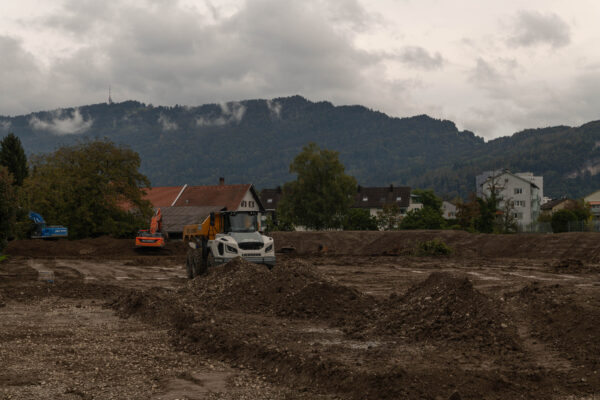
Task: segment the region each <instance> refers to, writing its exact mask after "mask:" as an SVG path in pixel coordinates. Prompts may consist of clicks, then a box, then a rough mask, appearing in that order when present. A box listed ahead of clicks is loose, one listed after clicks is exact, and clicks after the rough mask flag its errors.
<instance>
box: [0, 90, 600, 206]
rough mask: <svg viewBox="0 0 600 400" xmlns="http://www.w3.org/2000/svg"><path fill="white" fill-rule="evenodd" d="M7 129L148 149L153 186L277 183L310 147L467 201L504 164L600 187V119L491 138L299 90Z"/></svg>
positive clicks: (361, 171) (129, 108) (352, 166)
mask: <svg viewBox="0 0 600 400" xmlns="http://www.w3.org/2000/svg"><path fill="white" fill-rule="evenodd" d="M8 132H14V133H15V134H16V135H18V136H19V137H20V138H21V141H22V143H23V146H24V148H25V151H26V152H27V153H28V154H32V153H45V152H50V151H52V150H54V149H55V148H56V147H57V146H60V145H65V144H67V145H68V144H72V143H76V142H77V141H79V140H82V139H83V140H86V139H90V138H103V137H106V138H108V139H109V140H112V141H114V142H115V143H118V144H122V145H126V146H129V147H130V148H132V149H133V150H135V151H137V152H138V153H139V154H140V157H141V158H142V167H141V171H142V172H143V173H144V174H146V175H147V176H148V177H149V178H150V180H151V182H152V184H153V185H154V186H165V185H178V184H183V183H188V184H212V183H215V182H217V181H218V178H219V177H221V176H224V177H226V179H227V181H228V182H231V183H238V182H239V183H241V182H252V183H254V184H255V185H256V186H257V187H259V188H265V187H273V186H277V185H280V184H282V183H284V182H286V181H289V180H291V179H293V178H294V177H293V176H292V175H290V174H289V172H288V168H289V164H290V162H291V161H292V159H293V158H294V156H295V155H296V154H298V152H300V151H301V149H302V146H304V145H306V144H307V143H308V142H315V143H317V145H319V146H320V147H322V148H327V149H331V150H336V151H338V152H339V153H340V159H341V161H342V162H343V163H344V165H345V166H346V172H347V173H349V174H351V175H353V176H355V177H356V178H357V181H358V183H359V184H361V185H363V186H387V185H389V184H394V185H410V186H413V187H422V188H433V189H434V190H436V192H437V193H440V194H443V195H445V197H447V198H452V197H454V196H462V197H466V196H467V195H468V193H469V192H472V191H474V190H475V187H474V186H475V183H474V177H475V175H477V174H478V173H480V172H481V171H484V170H489V169H495V168H509V169H511V170H514V171H515V172H521V171H525V170H526V171H530V172H534V173H535V174H538V175H539V174H541V175H544V180H545V190H544V192H545V193H548V194H549V195H551V196H557V197H558V196H562V195H565V194H566V195H569V196H575V197H578V196H581V195H583V194H585V193H586V192H588V191H591V189H593V188H595V187H598V186H600V175H599V174H592V173H591V172H596V170H597V169H596V168H595V165H596V161H594V160H598V159H600V149H599V148H598V147H597V146H596V143H600V121H591V122H588V123H586V124H583V125H581V126H580V127H569V126H562V125H561V126H555V127H546V128H533V129H525V130H522V131H520V132H517V133H515V134H513V135H511V136H504V137H501V138H496V139H492V140H489V141H487V142H486V141H485V140H484V139H483V138H482V137H479V136H477V135H475V134H474V133H473V132H471V131H468V130H462V131H461V130H459V129H458V128H457V127H456V124H455V123H454V122H452V121H449V120H443V119H435V118H432V117H430V116H428V115H425V114H421V115H416V116H412V117H402V118H401V117H390V116H388V115H386V114H385V113H382V112H379V111H374V110H371V109H369V108H367V107H364V106H361V105H344V106H335V105H333V104H332V103H330V102H328V101H319V102H312V101H309V100H307V99H306V98H304V97H302V96H299V95H294V96H289V97H279V98H274V99H250V100H242V101H235V102H228V103H212V104H203V105H199V106H182V105H175V106H153V105H151V104H144V103H141V102H138V101H135V100H128V101H124V102H121V103H113V104H107V103H98V104H91V105H84V106H79V107H71V108H60V109H55V110H51V111H39V112H34V113H30V114H26V115H19V116H12V117H9V116H0V135H2V136H4V135H5V134H7V133H8ZM590 163H591V164H592V166H591V167H590ZM576 171H581V173H579V174H575V172H576ZM586 171H587V172H586Z"/></svg>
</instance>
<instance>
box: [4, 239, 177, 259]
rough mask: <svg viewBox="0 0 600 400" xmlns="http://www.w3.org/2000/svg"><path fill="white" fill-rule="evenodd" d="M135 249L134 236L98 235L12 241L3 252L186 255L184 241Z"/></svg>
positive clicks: (42, 255)
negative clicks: (94, 236) (68, 238)
mask: <svg viewBox="0 0 600 400" xmlns="http://www.w3.org/2000/svg"><path fill="white" fill-rule="evenodd" d="M143 250H148V251H142V250H139V249H136V248H135V242H134V240H133V239H115V238H111V237H109V236H101V237H98V238H94V239H81V240H66V239H60V240H39V239H31V240H13V241H11V242H9V243H8V246H7V247H6V250H5V252H6V254H8V255H11V256H18V257H28V258H79V259H89V258H94V259H121V258H135V257H138V256H140V255H147V256H173V255H185V254H186V251H187V248H186V246H185V244H184V243H183V242H174V241H173V242H167V246H166V248H165V249H162V250H160V249H159V250H156V249H143Z"/></svg>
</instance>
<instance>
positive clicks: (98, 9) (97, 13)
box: [38, 0, 114, 37]
mask: <svg viewBox="0 0 600 400" xmlns="http://www.w3.org/2000/svg"><path fill="white" fill-rule="evenodd" d="M113 5H114V3H112V2H108V1H97V0H68V1H66V2H65V4H64V6H63V8H62V9H61V11H60V12H59V13H56V14H53V15H50V16H47V17H44V18H41V19H40V20H39V22H38V25H40V26H41V27H50V28H54V29H58V30H61V31H64V32H67V33H68V34H70V35H74V36H77V37H81V36H82V35H86V34H88V33H91V32H94V30H95V29H96V28H98V27H100V26H102V25H103V23H106V22H107V21H108V20H110V19H111V18H112V17H113V16H114V9H113Z"/></svg>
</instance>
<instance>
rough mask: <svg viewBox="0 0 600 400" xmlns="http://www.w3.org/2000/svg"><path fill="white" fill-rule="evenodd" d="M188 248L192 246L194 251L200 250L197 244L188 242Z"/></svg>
mask: <svg viewBox="0 0 600 400" xmlns="http://www.w3.org/2000/svg"><path fill="white" fill-rule="evenodd" d="M188 246H190V247H191V248H192V249H194V250H196V249H197V248H198V246H197V245H196V242H188Z"/></svg>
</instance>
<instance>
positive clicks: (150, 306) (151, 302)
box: [107, 288, 194, 327]
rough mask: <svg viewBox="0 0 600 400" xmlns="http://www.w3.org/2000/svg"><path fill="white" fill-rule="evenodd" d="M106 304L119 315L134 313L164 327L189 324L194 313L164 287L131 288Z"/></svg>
mask: <svg viewBox="0 0 600 400" xmlns="http://www.w3.org/2000/svg"><path fill="white" fill-rule="evenodd" d="M107 306H108V307H111V308H113V309H114V310H116V311H117V313H118V314H119V315H120V316H121V317H129V316H131V315H136V316H137V317H139V318H142V319H144V320H145V321H146V322H150V323H152V324H154V325H160V326H165V327H170V325H173V326H175V327H183V326H189V325H191V323H192V322H193V320H194V313H193V312H192V310H191V309H190V308H189V306H187V305H186V304H184V302H183V301H182V299H181V298H178V297H177V296H175V295H174V293H172V292H169V291H166V290H164V289H157V288H154V289H152V290H147V291H136V290H132V291H129V292H127V293H124V294H122V295H120V296H118V297H117V298H116V299H115V300H113V301H112V302H111V303H109V304H107Z"/></svg>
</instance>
